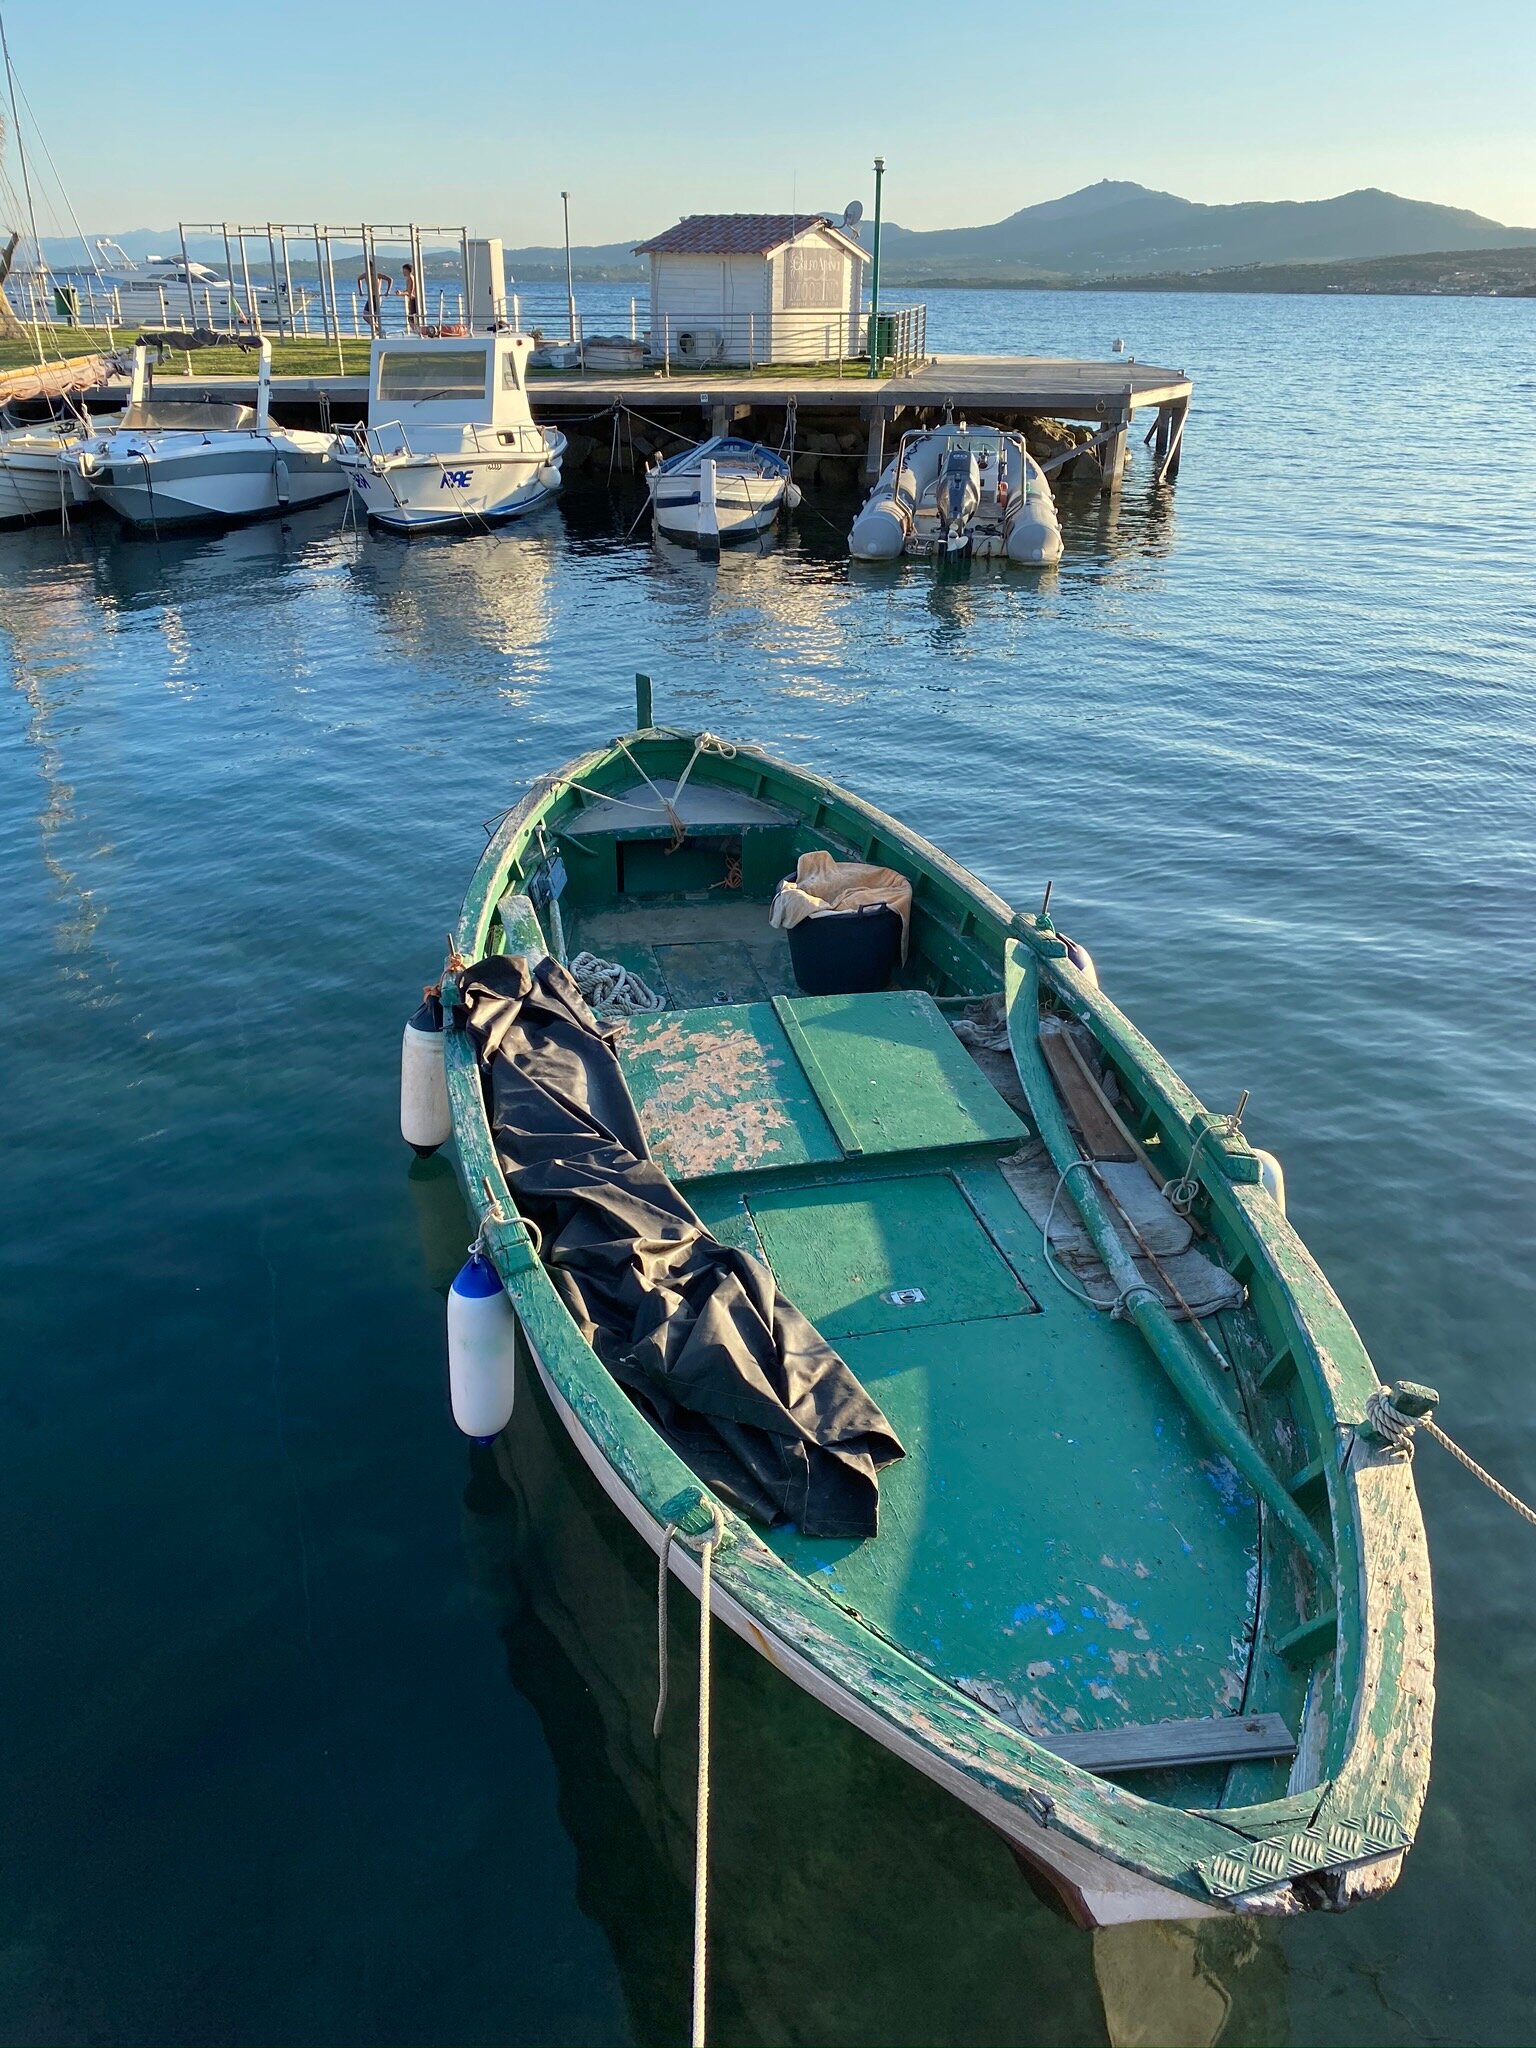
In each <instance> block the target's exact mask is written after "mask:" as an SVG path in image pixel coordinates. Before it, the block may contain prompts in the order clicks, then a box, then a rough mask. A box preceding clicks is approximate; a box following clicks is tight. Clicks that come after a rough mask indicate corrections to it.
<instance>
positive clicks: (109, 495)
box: [88, 436, 347, 532]
mask: <svg viewBox="0 0 1536 2048" xmlns="http://www.w3.org/2000/svg"><path fill="white" fill-rule="evenodd" d="M189 438H190V437H189ZM317 438H318V437H317ZM252 439H253V442H254V444H255V445H253V446H251V447H249V448H231V449H224V448H220V449H216V450H215V449H201V450H199V449H196V448H194V449H189V450H185V451H182V450H178V449H175V448H166V447H164V446H160V447H155V448H147V449H146V450H145V452H144V454H143V455H142V457H141V456H139V455H137V454H135V453H134V452H133V450H132V449H122V450H117V449H114V450H111V451H110V452H109V453H107V454H106V455H103V456H102V457H100V458H99V460H98V463H97V466H96V467H95V468H94V469H93V470H92V471H91V473H90V475H89V477H88V482H89V486H90V490H91V492H92V495H93V496H94V497H96V498H97V499H99V500H100V502H101V503H102V504H103V505H105V506H106V507H107V509H108V511H110V512H111V513H113V514H114V515H115V516H116V517H117V518H118V519H120V520H121V521H122V522H123V524H124V525H125V526H131V527H134V528H136V529H137V528H142V529H144V530H146V531H155V532H163V531H164V530H165V529H166V528H167V527H174V526H201V525H235V524H238V523H240V522H241V521H244V520H248V519H272V518H277V517H279V516H280V515H282V514H283V513H285V512H297V511H301V510H302V509H303V508H304V507H306V506H309V505H318V504H321V503H323V501H324V500H325V499H327V498H335V497H339V496H341V494H342V493H343V492H344V491H345V490H346V488H347V479H346V477H345V476H344V475H343V474H342V471H341V469H340V468H339V466H338V465H337V463H336V462H335V460H334V459H333V457H332V456H331V454H330V452H329V449H326V450H324V451H323V452H322V451H321V450H320V449H307V448H303V447H298V446H293V445H290V444H287V443H284V442H277V443H273V442H271V441H268V440H265V439H260V440H257V439H256V437H254V436H253V437H252Z"/></svg>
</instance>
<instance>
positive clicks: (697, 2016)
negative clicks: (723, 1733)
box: [651, 1500, 725, 2048]
mask: <svg viewBox="0 0 1536 2048" xmlns="http://www.w3.org/2000/svg"><path fill="white" fill-rule="evenodd" d="M701 1505H702V1506H704V1507H705V1508H707V1509H708V1511H709V1518H710V1527H709V1533H708V1535H706V1536H702V1537H701V1538H700V1539H699V1776H698V1797H697V1818H696V1820H695V1822H694V1839H693V2025H692V2029H691V2031H690V2033H689V2042H690V2048H704V2035H705V1998H706V1994H707V1992H708V1988H709V1703H710V1700H709V1681H710V1657H709V1652H710V1612H709V1602H710V1584H711V1577H710V1567H711V1565H712V1564H713V1561H714V1555H715V1548H716V1546H717V1544H718V1543H719V1541H720V1539H721V1537H722V1536H723V1535H724V1534H725V1517H724V1516H723V1515H722V1514H721V1512H720V1510H719V1508H718V1506H717V1505H716V1504H715V1502H714V1501H712V1500H705V1501H702V1502H701ZM679 1533H680V1532H679V1528H678V1524H677V1523H676V1522H668V1524H667V1526H666V1528H665V1530H664V1531H663V1532H662V1538H661V1570H660V1575H659V1577H658V1580H657V1586H656V1656H657V1690H656V1718H655V1720H654V1721H653V1722H652V1724H651V1733H652V1734H653V1735H654V1736H655V1737H656V1739H657V1740H658V1741H659V1740H660V1739H661V1723H662V1717H663V1715H664V1714H665V1713H666V1711H667V1684H668V1667H667V1587H668V1580H669V1578H670V1572H669V1570H668V1566H669V1564H670V1561H671V1556H672V1539H673V1537H674V1536H676V1535H678V1534H679ZM683 1540H684V1541H685V1542H686V1541H687V1540H688V1539H687V1538H686V1537H684V1539H683Z"/></svg>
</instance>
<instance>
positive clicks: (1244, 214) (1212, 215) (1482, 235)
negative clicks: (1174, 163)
mask: <svg viewBox="0 0 1536 2048" xmlns="http://www.w3.org/2000/svg"><path fill="white" fill-rule="evenodd" d="M1532 240H1536V230H1533V229H1530V228H1511V227H1503V226H1501V225H1500V223H1499V222H1498V221H1494V220H1485V219H1484V218H1483V216H1482V215H1481V214H1477V213H1467V212H1465V211H1463V210H1462V209H1461V208H1459V207H1454V206H1437V205H1434V204H1433V203H1432V202H1430V201H1428V200H1422V199H1400V198H1398V197H1397V195H1396V194H1395V193H1392V192H1378V191H1374V190H1368V191H1364V192H1345V193H1341V194H1340V195H1339V197H1338V198H1336V199H1305V200H1295V199H1268V200H1249V201H1246V202H1244V203H1243V204H1240V205H1235V206H1206V205H1203V204H1201V203H1200V202H1198V201H1196V200H1193V199H1180V198H1179V197H1178V196H1177V195H1176V194H1175V193H1172V192H1152V191H1149V190H1148V189H1147V187H1146V186H1145V185H1133V184H1127V183H1124V182H1122V181H1116V180H1111V179H1107V178H1106V179H1105V180H1104V181H1103V182H1102V183H1101V184H1098V185H1087V186H1085V187H1084V188H1083V190H1082V191H1080V192H1069V193H1068V194H1067V195H1066V196H1065V197H1064V198H1061V199H1049V200H1046V201H1045V202H1044V203H1043V204H1042V205H1039V206H1026V207H1023V208H1021V209H1020V211H1019V212H1017V213H1012V214H1010V215H1009V216H1008V218H1007V219H1006V220H1000V221H997V222H995V223H994V224H993V225H992V226H990V227H979V228H937V229H931V230H928V231H922V230H917V229H912V228H902V227H896V226H890V227H887V229H886V230H885V235H884V250H885V254H886V257H887V259H888V261H889V265H890V272H889V274H890V276H891V279H892V282H893V283H894V282H898V281H900V280H901V279H903V278H905V279H909V280H911V281H914V282H916V281H919V280H920V279H921V278H922V277H923V276H924V275H934V274H936V273H939V272H942V273H943V274H944V275H945V276H946V277H956V276H958V275H959V274H960V273H959V266H961V265H963V267H964V273H965V275H966V276H968V277H971V278H974V279H975V280H977V281H978V282H980V281H983V280H986V279H988V278H991V277H995V276H996V275H997V274H998V273H999V272H1003V271H1015V272H1018V271H1034V272H1036V273H1037V274H1038V273H1053V274H1055V275H1056V276H1058V277H1095V276H1103V275H1106V274H1109V273H1119V274H1124V275H1132V276H1134V275H1135V274H1137V273H1138V272H1150V271H1201V270H1221V269H1227V268H1229V267H1231V266H1233V265H1236V264H1247V263H1329V262H1339V261H1343V260H1346V259H1348V260H1358V259H1368V258H1370V257H1374V256H1414V255H1422V254H1429V253H1431V252H1433V251H1443V250H1451V249H1492V248H1501V247H1509V246H1511V245H1513V244H1517V243H1521V242H1530V241H1532Z"/></svg>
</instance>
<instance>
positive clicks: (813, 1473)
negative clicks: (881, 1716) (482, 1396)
mask: <svg viewBox="0 0 1536 2048" xmlns="http://www.w3.org/2000/svg"><path fill="white" fill-rule="evenodd" d="M459 987H460V991H461V994H462V999H463V1001H464V1003H465V1004H466V1005H467V1007H468V1023H467V1028H468V1030H469V1034H470V1038H471V1041H472V1042H473V1044H474V1047H475V1051H476V1054H477V1056H478V1059H479V1064H480V1074H481V1080H482V1084H483V1086H484V1091H485V1103H486V1111H487V1114H488V1116H489V1119H490V1125H491V1133H492V1137H493V1139H494V1141H495V1145H496V1154H497V1158H498V1159H499V1160H500V1162H501V1168H502V1172H503V1173H504V1174H505V1176H506V1181H507V1185H508V1187H509V1188H510V1189H511V1191H512V1196H513V1199H514V1200H515V1202H516V1203H517V1208H518V1213H519V1214H520V1215H521V1216H522V1217H523V1218H524V1219H525V1220H526V1221H528V1222H531V1223H532V1224H534V1225H535V1226H536V1228H537V1230H538V1231H539V1234H540V1251H541V1256H542V1258H543V1260H544V1265H545V1268H546V1270H547V1271H548V1273H549V1276H550V1279H551V1280H552V1281H553V1282H554V1285H555V1287H556V1288H557V1290H558V1291H559V1294H560V1296H561V1299H562V1300H563V1301H564V1303H565V1305H566V1308H567V1309H568V1310H569V1311H570V1314H571V1316H572V1318H573V1319H574V1320H575V1322H576V1324H577V1326H578V1327H579V1328H580V1330H581V1332H582V1335H583V1336H584V1337H585V1338H586V1339H587V1342H588V1343H589V1344H590V1345H591V1346H592V1348H593V1350H594V1351H596V1353H597V1355H598V1357H599V1358H600V1359H601V1360H602V1362H603V1364H604V1365H605V1366H606V1367H607V1368H608V1370H609V1372H610V1373H612V1375H613V1377H614V1378H615V1379H616V1380H617V1381H618V1382H619V1384H620V1385H621V1386H623V1387H624V1388H625V1390H626V1391H627V1392H628V1394H629V1395H630V1397H631V1398H632V1399H633V1400H634V1401H635V1403H636V1404H637V1406H639V1407H640V1408H641V1409H642V1410H643V1412H644V1413H645V1414H646V1415H647V1416H649V1418H650V1419H651V1421H652V1422H653V1423H654V1424H655V1426H656V1428H657V1429H658V1430H659V1431H660V1433H661V1435H662V1436H664V1437H665V1438H666V1440H667V1442H668V1443H669V1444H671V1445H672V1447H673V1449H674V1450H675V1451H676V1452H677V1453H678V1455H679V1457H681V1458H682V1459H683V1460H684V1461H685V1462H686V1463H687V1464H688V1465H689V1466H690V1467H691V1468H692V1470H693V1471H694V1472H695V1473H696V1474H697V1475H698V1477H699V1478H700V1479H702V1480H704V1481H705V1482H706V1483H707V1484H708V1485H709V1486H711V1487H713V1488H714V1489H715V1491H716V1492H718V1493H719V1494H721V1495H722V1496H723V1497H724V1498H725V1499H727V1500H729V1501H731V1502H732V1503H733V1504H734V1505H735V1506H737V1507H739V1508H740V1509H741V1510H742V1511H743V1512H744V1513H746V1514H749V1515H751V1516H753V1517H755V1518H756V1519H757V1520H758V1521H761V1522H766V1523H769V1524H772V1523H777V1522H784V1521H790V1522H794V1523H796V1524H797V1525H798V1526H799V1527H800V1528H801V1529H802V1530H803V1531H804V1532H805V1534H806V1535H808V1536H845V1537H860V1536H873V1535H874V1533H875V1528H876V1524H877V1520H878V1514H879V1498H880V1492H879V1477H878V1475H879V1472H880V1468H881V1467H882V1466H883V1465H888V1464H889V1463H890V1462H891V1461H892V1460H893V1459H895V1458H899V1457H901V1456H902V1455H903V1453H902V1448H901V1445H900V1443H899V1442H898V1441H897V1439H896V1435H895V1432H894V1431H893V1430H892V1428H891V1426H890V1424H889V1423H888V1422H887V1421H886V1419H885V1417H884V1416H883V1415H882V1414H881V1412H880V1410H879V1409H878V1408H877V1407H876V1406H875V1403H874V1402H873V1401H872V1400H871V1399H870V1398H869V1396H868V1394H866V1393H865V1391H864V1389H863V1387H861V1386H860V1384H859V1382H858V1381H857V1380H856V1379H855V1378H854V1376H853V1374H852V1373H851V1372H850V1371H849V1369H848V1367H847V1366H846V1365H845V1364H844V1362H843V1360H842V1359H841V1358H840V1357H839V1356H838V1355H837V1353H836V1352H835V1351H834V1350H833V1349H832V1347H831V1346H830V1345H829V1344H827V1343H826V1342H825V1341H824V1340H823V1339H822V1337H821V1336H820V1335H819V1333H818V1332H817V1331H816V1330H815V1329H814V1328H813V1327H812V1325H811V1324H810V1323H809V1322H807V1320H806V1319H805V1317H804V1316H803V1315H801V1313H800V1311H799V1310H798V1309H797V1308H795V1307H794V1306H793V1305H792V1304H791V1303H790V1302H788V1301H786V1300H785V1298H784V1297H783V1295H782V1294H780V1293H779V1291H778V1289H777V1287H776V1286H775V1284H774V1279H773V1275H772V1274H771V1273H770V1272H769V1271H768V1269H767V1267H766V1266H764V1265H763V1264H762V1263H761V1262H760V1261H758V1260H756V1259H754V1258H751V1257H750V1256H749V1255H748V1254H747V1253H745V1252H743V1251H738V1250H737V1249H736V1248H735V1247H734V1246H731V1245H725V1244H721V1243H720V1242H719V1240H718V1239H717V1238H714V1237H712V1236H711V1235H710V1233H709V1231H708V1230H706V1229H705V1227H704V1225H703V1224H702V1223H701V1222H700V1221H699V1219H698V1218H697V1216H695V1215H694V1213H693V1211H692V1210H691V1209H690V1208H689V1206H688V1204H687V1203H686V1202H685V1201H684V1200H683V1198H682V1196H681V1195H680V1194H679V1193H678V1191H677V1189H676V1188H675V1187H673V1185H672V1183H671V1182H670V1181H669V1180H668V1179H667V1177H666V1175H665V1174H664V1173H663V1172H662V1171H661V1168H660V1167H659V1166H657V1165H656V1164H655V1162H654V1161H653V1160H652V1159H651V1158H650V1156H649V1154H648V1152H647V1150H646V1145H645V1139H644V1136H643V1135H642V1133H641V1130H640V1119H639V1117H638V1116H637V1114H636V1112H635V1105H634V1103H633V1101H632V1100H631V1098H630V1093H629V1089H628V1088H627V1086H626V1085H625V1081H624V1076H623V1073H622V1072H621V1070H620V1067H619V1063H618V1060H617V1059H616V1058H615V1056H614V1052H613V1046H612V1043H611V1039H610V1037H609V1035H608V1034H606V1033H605V1032H604V1031H603V1030H602V1029H601V1027H600V1026H599V1025H598V1024H597V1023H596V1021H595V1020H594V1019H593V1016H592V1013H591V1011H590V1010H589V1009H588V1008H587V1006H586V1004H585V1003H584V1002H583V1000H582V998H581V995H580V993H579V991H578V990H577V987H576V984H575V982H574V981H572V979H571V977H570V976H569V975H568V974H567V973H566V971H565V969H564V968H563V967H561V966H559V965H558V964H557V963H556V962H555V961H553V960H548V959H546V960H541V961H540V962H539V963H538V965H537V966H536V967H530V965H529V963H528V962H527V961H526V960H525V959H523V958H521V957H520V956H517V955H499V954H492V955H490V956H488V957H487V958H486V959H484V960H482V961H480V962H479V964H478V965H477V966H474V967H472V968H470V969H469V971H468V972H467V973H466V974H464V975H463V976H461V978H460V981H459Z"/></svg>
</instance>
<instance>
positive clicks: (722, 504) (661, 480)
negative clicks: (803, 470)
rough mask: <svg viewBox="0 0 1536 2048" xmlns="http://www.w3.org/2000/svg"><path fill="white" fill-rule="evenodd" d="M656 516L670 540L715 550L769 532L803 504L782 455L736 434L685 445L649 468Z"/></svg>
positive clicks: (654, 519)
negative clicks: (785, 513) (786, 510)
mask: <svg viewBox="0 0 1536 2048" xmlns="http://www.w3.org/2000/svg"><path fill="white" fill-rule="evenodd" d="M646 487H647V489H648V490H649V492H650V494H651V520H652V523H653V525H654V526H655V529H656V531H657V533H659V534H661V535H663V536H664V537H665V538H666V539H667V540H679V541H684V542H687V543H688V544H689V545H691V546H693V547H697V548H704V549H709V550H713V549H715V548H719V547H728V546H729V545H730V544H731V542H732V541H740V540H752V539H754V538H755V537H756V536H757V535H758V534H761V533H766V532H767V531H768V529H769V527H771V526H772V525H773V523H774V521H775V520H776V519H777V518H778V516H779V514H780V512H781V511H782V510H783V509H784V508H785V506H786V505H787V506H788V508H789V510H790V511H791V512H793V511H794V509H795V507H796V506H797V505H798V504H799V503H800V491H799V488H798V487H797V486H796V485H795V484H793V483H791V482H790V477H789V464H788V463H787V462H786V461H785V460H784V458H783V456H782V455H775V454H774V452H773V450H772V449H771V448H764V447H762V446H761V445H760V444H759V443H758V442H756V441H746V440H743V439H741V438H740V436H738V435H735V434H717V435H716V436H715V437H714V439H713V440H709V441H701V442H700V443H699V444H698V446H697V447H694V448H684V449H683V450H682V452H681V453H680V454H678V455H669V456H668V457H667V459H666V461H665V462H658V463H655V464H654V465H653V466H652V467H651V468H650V469H649V470H648V471H647V472H646Z"/></svg>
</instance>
